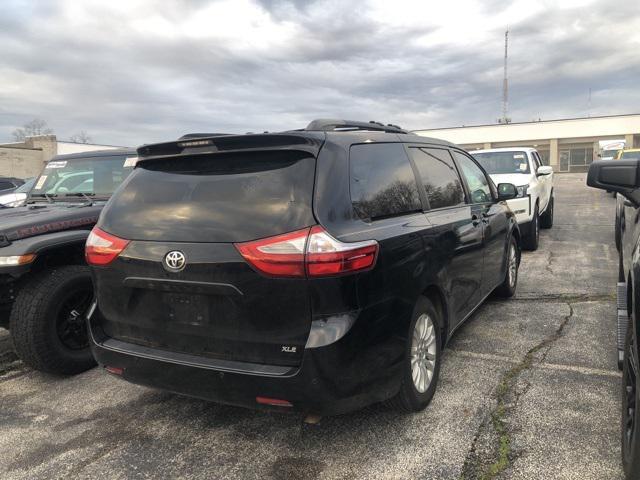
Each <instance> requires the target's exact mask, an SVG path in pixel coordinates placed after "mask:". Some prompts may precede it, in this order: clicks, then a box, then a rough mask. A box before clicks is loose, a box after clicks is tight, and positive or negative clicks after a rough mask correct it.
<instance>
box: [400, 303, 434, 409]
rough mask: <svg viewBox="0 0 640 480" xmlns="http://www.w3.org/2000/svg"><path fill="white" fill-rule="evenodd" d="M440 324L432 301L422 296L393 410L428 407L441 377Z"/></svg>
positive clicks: (412, 324) (412, 323)
mask: <svg viewBox="0 0 640 480" xmlns="http://www.w3.org/2000/svg"><path fill="white" fill-rule="evenodd" d="M441 325H442V319H441V318H440V314H439V313H438V311H437V310H436V308H435V307H434V306H433V304H432V303H431V301H430V300H429V299H427V298H426V297H420V298H419V299H418V301H417V302H416V307H415V309H414V312H413V318H412V320H411V324H410V325H409V333H408V335H407V337H408V338H407V345H406V353H405V359H404V365H403V368H402V384H401V386H400V391H399V392H398V394H397V395H396V396H395V397H394V398H392V399H391V400H390V401H389V404H390V405H391V406H392V407H393V408H396V409H398V410H401V411H404V412H419V411H420V410H423V409H424V408H425V407H426V406H427V405H429V402H430V401H431V399H432V398H433V395H434V394H435V392H436V386H437V383H438V376H439V374H440V363H441V360H440V344H441Z"/></svg>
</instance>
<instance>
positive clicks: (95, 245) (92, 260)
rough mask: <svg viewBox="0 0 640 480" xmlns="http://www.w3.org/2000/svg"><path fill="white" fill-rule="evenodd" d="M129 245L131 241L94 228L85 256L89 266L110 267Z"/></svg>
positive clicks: (88, 239) (88, 238)
mask: <svg viewBox="0 0 640 480" xmlns="http://www.w3.org/2000/svg"><path fill="white" fill-rule="evenodd" d="M128 244H129V240H124V239H122V238H119V237H116V236H115V235H111V234H110V233H107V232H105V231H103V230H100V229H99V228H98V227H93V230H91V233H90V234H89V236H88V237H87V243H86V246H85V250H84V256H85V258H86V259H87V263H88V264H89V265H108V264H110V263H111V262H113V260H114V259H115V258H116V257H117V256H118V255H120V253H121V252H122V251H123V250H124V249H125V247H126V246H127V245H128Z"/></svg>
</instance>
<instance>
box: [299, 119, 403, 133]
mask: <svg viewBox="0 0 640 480" xmlns="http://www.w3.org/2000/svg"><path fill="white" fill-rule="evenodd" d="M305 130H316V131H317V130H320V131H323V132H331V131H353V130H369V131H371V130H373V131H376V132H387V133H410V132H408V131H407V130H404V129H402V128H400V127H399V126H397V125H392V124H390V123H389V124H387V125H385V124H384V123H380V122H376V121H373V120H371V121H370V122H358V121H353V120H340V119H335V118H320V119H318V120H313V121H312V122H311V123H310V124H309V125H307V128H305Z"/></svg>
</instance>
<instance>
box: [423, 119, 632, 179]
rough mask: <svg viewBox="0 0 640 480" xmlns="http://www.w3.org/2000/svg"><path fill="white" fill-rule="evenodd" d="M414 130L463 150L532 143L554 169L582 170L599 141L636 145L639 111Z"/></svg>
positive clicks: (598, 146) (592, 158)
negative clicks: (635, 112)
mask: <svg viewBox="0 0 640 480" xmlns="http://www.w3.org/2000/svg"><path fill="white" fill-rule="evenodd" d="M414 133H417V134H418V135H424V136H427V137H434V138H441V139H443V140H448V141H450V142H453V143H456V144H458V145H460V146H461V147H463V148H465V149H467V150H475V149H478V148H498V147H534V148H536V149H538V151H539V152H540V155H541V156H542V158H543V160H544V161H545V163H547V164H549V165H551V166H553V167H554V169H555V170H556V171H559V172H584V171H586V170H587V169H588V167H589V164H590V163H591V162H592V161H593V160H594V159H597V155H598V154H599V151H600V141H604V140H624V141H625V145H626V148H632V147H638V146H640V114H629V115H611V116H606V117H589V118H567V119H561V120H543V121H537V122H522V123H507V124H493V125H475V126H468V127H467V126H462V127H453V128H435V129H428V130H416V131H414Z"/></svg>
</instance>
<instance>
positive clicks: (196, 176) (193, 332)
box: [94, 150, 316, 365]
mask: <svg viewBox="0 0 640 480" xmlns="http://www.w3.org/2000/svg"><path fill="white" fill-rule="evenodd" d="M314 175H315V157H314V155H312V154H310V153H309V152H305V151H296V150H270V151H240V152H218V153H210V154H204V155H203V154H200V155H184V156H176V157H171V158H159V159H152V160H146V161H141V162H140V163H139V164H138V166H137V168H136V169H135V170H134V172H133V173H132V175H131V176H130V177H129V178H128V179H127V182H126V184H125V185H123V188H121V189H120V190H119V191H118V192H117V193H116V195H115V196H114V197H113V198H112V200H111V202H110V203H109V204H108V206H107V207H106V208H105V210H104V212H103V215H102V217H101V219H100V222H99V224H98V227H99V228H100V229H101V230H103V231H105V232H107V233H108V234H111V235H115V236H117V237H120V238H123V239H126V240H129V241H130V243H129V244H128V246H127V247H126V249H125V250H124V251H123V252H122V253H121V254H120V256H119V257H118V258H117V259H116V260H115V261H114V262H113V263H112V264H110V265H109V266H107V267H104V268H102V267H95V268H94V279H95V281H96V284H97V292H98V293H97V295H98V306H99V310H100V315H101V317H100V325H101V327H102V329H103V330H104V333H105V334H106V335H107V336H108V337H112V338H115V339H118V340H121V341H123V342H130V343H133V344H137V345H144V346H147V347H152V348H156V349H160V350H166V351H170V352H179V353H187V354H193V355H199V356H205V357H211V358H214V359H223V360H231V361H240V362H254V363H261V364H271V365H298V364H299V363H300V361H301V358H302V353H303V349H304V345H305V343H306V340H307V337H308V334H309V330H310V327H311V313H310V303H309V295H308V287H307V280H306V279H305V278H304V276H303V277H301V278H274V277H269V276H267V275H265V274H263V273H258V272H257V271H256V270H254V269H253V268H252V267H251V266H250V265H249V264H248V263H247V262H246V261H245V260H244V258H243V257H242V256H241V255H240V253H239V251H238V249H237V244H238V243H242V242H247V241H250V240H256V239H262V238H268V237H272V236H277V235H281V234H283V233H286V232H292V231H296V230H300V229H303V228H305V227H308V226H310V225H313V224H315V223H316V222H315V220H314V216H313V212H312V195H313V185H314ZM181 259H182V260H184V264H180V262H179V261H178V260H181ZM176 262H177V263H176Z"/></svg>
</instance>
